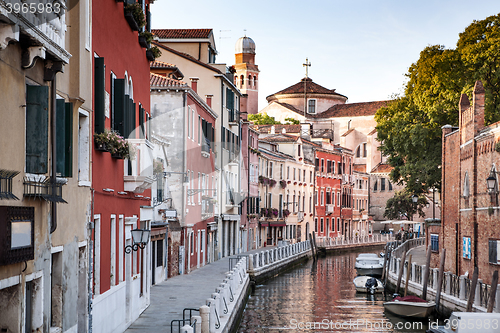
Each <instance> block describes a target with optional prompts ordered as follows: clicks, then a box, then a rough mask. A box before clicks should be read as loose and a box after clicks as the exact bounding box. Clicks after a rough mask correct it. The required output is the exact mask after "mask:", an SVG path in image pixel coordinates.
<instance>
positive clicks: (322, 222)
mask: <svg viewBox="0 0 500 333" xmlns="http://www.w3.org/2000/svg"><path fill="white" fill-rule="evenodd" d="M323 224H324V220H323V218H321V225H320V227H321V232H323V231H324V228H325V227H324V225H323Z"/></svg>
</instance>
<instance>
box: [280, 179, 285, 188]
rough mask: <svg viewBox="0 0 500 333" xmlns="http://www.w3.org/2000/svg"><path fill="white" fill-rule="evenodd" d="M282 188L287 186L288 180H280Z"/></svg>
mask: <svg viewBox="0 0 500 333" xmlns="http://www.w3.org/2000/svg"><path fill="white" fill-rule="evenodd" d="M280 186H281V188H286V180H280Z"/></svg>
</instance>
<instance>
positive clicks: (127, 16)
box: [125, 11, 139, 31]
mask: <svg viewBox="0 0 500 333" xmlns="http://www.w3.org/2000/svg"><path fill="white" fill-rule="evenodd" d="M125 19H126V20H127V22H128V25H130V28H131V29H132V30H133V31H139V25H138V24H137V22H136V21H135V19H134V15H132V12H128V11H125Z"/></svg>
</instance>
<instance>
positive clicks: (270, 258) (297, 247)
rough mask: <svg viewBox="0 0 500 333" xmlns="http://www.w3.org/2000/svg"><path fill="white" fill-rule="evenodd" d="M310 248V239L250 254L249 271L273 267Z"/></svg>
mask: <svg viewBox="0 0 500 333" xmlns="http://www.w3.org/2000/svg"><path fill="white" fill-rule="evenodd" d="M310 250H311V244H310V243H309V241H304V242H300V243H295V244H290V245H286V246H282V247H277V248H273V249H270V250H264V251H260V252H257V253H253V254H249V255H248V260H249V268H248V270H249V272H254V271H255V270H265V268H271V267H272V266H276V265H277V264H279V263H281V262H283V261H285V260H288V259H291V258H293V257H298V256H300V255H302V254H303V253H304V252H308V251H310Z"/></svg>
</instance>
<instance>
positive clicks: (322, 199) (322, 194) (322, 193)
mask: <svg viewBox="0 0 500 333" xmlns="http://www.w3.org/2000/svg"><path fill="white" fill-rule="evenodd" d="M324 195H325V194H324V192H323V190H321V196H320V197H319V202H320V204H319V205H320V206H324V204H325V201H324V200H325V198H324Z"/></svg>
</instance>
